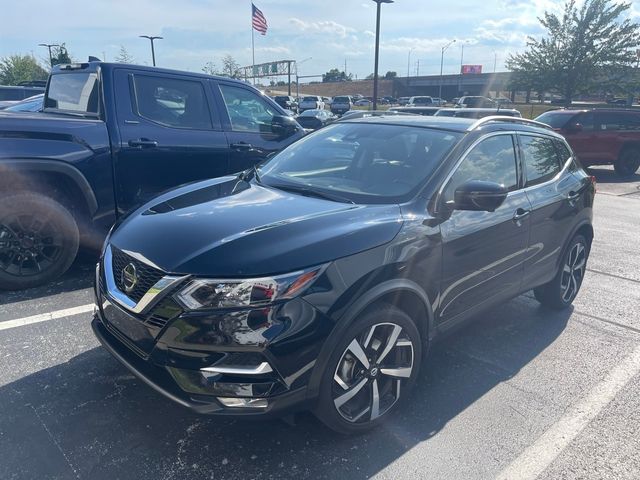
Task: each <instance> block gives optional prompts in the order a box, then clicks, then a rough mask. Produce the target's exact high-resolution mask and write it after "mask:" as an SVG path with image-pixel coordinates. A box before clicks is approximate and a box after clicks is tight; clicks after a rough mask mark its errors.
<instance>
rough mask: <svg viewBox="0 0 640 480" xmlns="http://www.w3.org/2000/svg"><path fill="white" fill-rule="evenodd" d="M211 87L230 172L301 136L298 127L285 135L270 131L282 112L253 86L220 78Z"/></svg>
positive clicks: (275, 150) (250, 163)
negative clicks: (218, 112)
mask: <svg viewBox="0 0 640 480" xmlns="http://www.w3.org/2000/svg"><path fill="white" fill-rule="evenodd" d="M211 87H212V91H213V93H214V94H215V95H216V96H217V98H218V99H219V104H220V105H221V109H220V116H221V117H222V119H223V122H222V123H223V126H224V128H225V130H226V135H227V139H228V141H229V147H230V150H231V152H230V168H231V171H232V172H239V171H242V170H246V169H247V168H249V167H252V166H253V165H255V164H256V163H259V162H261V161H262V160H264V159H266V158H267V156H268V155H269V154H271V153H274V152H277V151H280V150H282V149H283V148H285V147H286V146H288V145H290V144H291V143H293V141H294V140H297V139H298V138H300V137H302V135H303V131H302V130H301V129H297V130H296V131H292V132H291V133H290V134H288V135H285V136H281V135H277V134H275V133H274V132H273V119H274V117H277V116H279V115H282V113H281V112H280V111H278V108H277V106H276V105H275V104H272V103H271V102H270V101H269V100H267V99H266V98H264V97H263V96H262V95H260V94H258V93H257V92H256V91H255V89H252V88H245V87H244V86H242V85H241V84H238V83H237V82H236V83H230V82H229V83H227V82H224V81H220V82H218V84H217V85H216V83H215V82H211Z"/></svg>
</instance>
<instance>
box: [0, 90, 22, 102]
mask: <svg viewBox="0 0 640 480" xmlns="http://www.w3.org/2000/svg"><path fill="white" fill-rule="evenodd" d="M23 98H24V91H23V89H22V88H0V101H3V100H22V99H23Z"/></svg>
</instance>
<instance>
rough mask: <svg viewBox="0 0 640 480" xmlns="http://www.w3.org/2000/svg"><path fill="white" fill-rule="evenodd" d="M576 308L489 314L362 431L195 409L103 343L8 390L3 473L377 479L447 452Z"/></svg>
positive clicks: (516, 303) (450, 343)
mask: <svg viewBox="0 0 640 480" xmlns="http://www.w3.org/2000/svg"><path fill="white" fill-rule="evenodd" d="M571 311H572V310H571V309H569V310H566V311H564V312H549V311H546V310H543V309H542V308H540V307H539V306H537V304H536V303H535V301H533V300H531V298H530V297H528V296H521V297H518V298H517V299H514V300H512V301H511V302H509V303H507V304H505V305H503V306H501V307H500V308H498V309H494V310H491V311H489V312H487V313H485V314H483V315H482V316H481V317H480V318H477V319H475V321H473V322H472V323H470V324H469V325H468V326H466V327H465V328H463V329H462V330H460V331H458V332H457V333H455V334H454V335H450V336H448V337H447V338H445V339H444V340H442V341H441V342H439V343H438V344H437V345H436V346H435V347H434V348H433V349H432V351H431V354H430V356H429V357H428V359H427V361H426V363H425V365H424V367H423V369H422V370H421V373H420V376H419V379H418V384H417V385H416V388H415V389H414V391H413V394H412V395H411V396H410V397H409V398H408V401H407V402H406V403H405V404H404V405H403V407H402V408H401V409H400V411H399V412H398V414H397V415H395V416H394V417H393V418H391V419H389V421H388V422H387V423H386V424H384V425H383V426H382V427H380V428H378V429H377V430H375V431H373V432H370V433H367V434H363V435H360V436H357V437H344V436H340V435H337V434H335V433H333V432H331V431H330V430H328V429H327V428H326V427H324V426H323V425H322V424H321V423H320V422H318V421H317V420H315V418H314V417H312V416H311V415H309V414H301V415H299V416H298V419H297V422H296V423H295V425H289V424H287V423H285V422H283V421H280V420H269V421H266V420H263V421H249V420H234V419H229V418H222V417H204V416H198V415H196V414H192V413H191V412H189V411H187V410H185V409H183V408H182V407H180V406H178V405H175V404H173V403H172V402H170V401H169V400H166V399H165V398H163V397H161V396H160V395H159V394H157V393H155V392H154V391H153V390H151V389H150V388H149V387H147V386H146V385H144V384H143V383H142V382H141V381H139V380H137V379H136V378H135V377H133V376H132V375H131V374H129V372H128V371H127V370H126V369H125V368H124V367H122V366H121V365H120V364H119V363H118V362H117V361H116V360H114V359H113V358H111V357H110V356H109V354H108V353H107V352H106V351H105V350H103V349H102V348H93V349H91V350H88V351H86V352H84V353H82V354H81V355H78V356H76V357H74V358H72V359H71V360H69V361H68V362H65V363H62V364H59V365H56V366H54V367H51V368H48V369H45V370H41V371H38V372H36V373H34V374H31V375H29V376H26V377H24V378H21V379H19V380H16V381H14V382H12V383H9V384H7V385H5V386H3V387H0V405H2V410H1V412H2V413H0V432H2V434H0V454H1V455H2V459H3V460H2V462H0V478H76V477H77V478H91V479H116V478H135V479H137V480H142V479H147V478H148V479H157V478H176V479H200V478H207V479H208V478H224V479H232V478H242V479H244V478H257V477H261V478H263V477H266V478H271V477H274V478H294V477H295V478H367V477H370V476H372V475H374V474H375V473H377V472H379V471H380V470H382V469H384V468H385V467H387V466H389V465H390V464H392V463H393V462H395V461H396V460H397V459H398V458H400V457H402V456H403V455H405V454H408V453H409V452H410V451H411V450H412V449H413V448H414V447H416V446H418V445H419V444H422V445H423V446H424V443H423V442H429V441H432V442H435V446H437V445H439V444H440V443H443V442H444V443H443V448H442V449H438V451H439V452H441V453H442V454H443V455H445V457H446V455H452V454H453V451H455V450H453V451H447V450H448V449H447V448H446V442H447V440H446V437H447V436H446V435H444V436H443V437H438V438H434V436H435V435H436V434H437V433H438V432H440V431H441V430H443V429H444V428H445V427H446V426H447V424H449V422H451V421H452V420H454V419H455V418H456V417H457V416H459V415H461V414H462V413H463V412H465V411H468V410H469V408H470V407H471V406H473V405H474V404H475V403H476V402H478V401H479V400H480V399H481V398H482V397H483V396H485V395H486V394H487V393H488V392H490V391H491V390H492V389H493V388H494V387H496V386H497V385H499V384H501V383H503V382H509V381H510V379H512V377H514V376H515V375H516V374H517V373H518V372H519V371H520V370H521V369H522V368H523V367H524V366H525V365H527V364H528V363H529V362H531V361H532V360H533V359H535V358H536V357H537V356H538V355H539V354H540V353H541V352H542V351H543V350H545V349H546V348H547V347H548V346H549V345H550V344H552V343H553V342H554V341H555V340H556V339H557V338H558V336H559V335H560V334H561V333H562V332H563V330H564V329H565V328H566V326H567V322H568V319H569V317H570V316H571ZM514 391H515V390H514ZM518 394H521V392H518ZM514 408H515V407H514ZM525 421H526V420H525ZM533 421H534V419H531V422H533ZM485 433H486V435H492V432H491V431H487V432H485ZM435 446H434V448H435ZM458 451H459V450H458ZM451 460H454V459H451ZM408 475H409V476H415V475H418V473H417V472H415V473H414V474H409V473H408ZM418 476H419V475H418Z"/></svg>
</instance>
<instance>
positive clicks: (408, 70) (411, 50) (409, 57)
mask: <svg viewBox="0 0 640 480" xmlns="http://www.w3.org/2000/svg"><path fill="white" fill-rule="evenodd" d="M415 49H416V48H415V47H411V48H410V49H409V56H408V57H407V82H409V77H410V76H411V75H410V68H411V52H413V51H414V50H415Z"/></svg>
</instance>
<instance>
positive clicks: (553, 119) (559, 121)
mask: <svg viewBox="0 0 640 480" xmlns="http://www.w3.org/2000/svg"><path fill="white" fill-rule="evenodd" d="M572 118H575V115H571V114H566V113H558V112H546V113H543V114H542V115H540V116H539V117H538V118H536V122H541V123H545V124H547V125H549V126H550V127H552V128H563V127H564V126H565V125H566V124H567V123H569V121H570V120H571V119H572Z"/></svg>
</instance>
